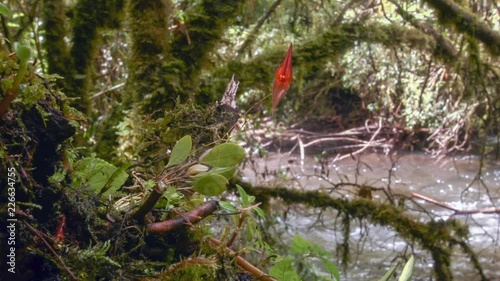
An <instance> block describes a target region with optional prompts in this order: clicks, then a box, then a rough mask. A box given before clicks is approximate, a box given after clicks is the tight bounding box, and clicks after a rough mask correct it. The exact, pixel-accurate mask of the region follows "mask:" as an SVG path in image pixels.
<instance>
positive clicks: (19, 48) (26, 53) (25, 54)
mask: <svg viewBox="0 0 500 281" xmlns="http://www.w3.org/2000/svg"><path fill="white" fill-rule="evenodd" d="M16 56H17V57H18V58H19V59H20V60H21V63H27V62H28V60H29V59H30V58H31V48H30V47H28V46H25V45H22V44H16Z"/></svg>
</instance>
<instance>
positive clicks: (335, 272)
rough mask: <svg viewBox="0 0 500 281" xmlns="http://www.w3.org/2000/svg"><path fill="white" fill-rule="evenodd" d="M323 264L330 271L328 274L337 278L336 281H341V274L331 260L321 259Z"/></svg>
mask: <svg viewBox="0 0 500 281" xmlns="http://www.w3.org/2000/svg"><path fill="white" fill-rule="evenodd" d="M320 260H321V263H323V266H324V267H325V268H326V270H328V272H329V273H330V274H331V275H333V277H335V280H337V281H340V272H339V269H338V268H337V266H336V265H335V264H334V263H333V262H331V261H330V260H329V259H326V258H320Z"/></svg>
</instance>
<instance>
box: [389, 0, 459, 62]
mask: <svg viewBox="0 0 500 281" xmlns="http://www.w3.org/2000/svg"><path fill="white" fill-rule="evenodd" d="M391 3H392V4H394V5H395V6H396V10H397V12H398V14H400V15H401V17H402V18H403V19H405V20H406V21H408V22H409V23H410V24H411V25H413V26H414V27H415V28H418V29H419V30H421V31H423V32H425V33H427V34H429V35H431V36H432V37H433V38H434V40H435V41H436V48H435V51H437V52H438V53H437V54H440V55H441V56H444V57H445V58H447V59H448V60H453V59H456V58H457V56H458V51H457V50H456V49H455V47H453V44H452V43H451V42H450V41H449V40H448V39H447V38H445V36H444V35H443V34H441V33H439V32H438V31H437V30H436V29H434V27H432V26H431V25H430V24H428V23H426V22H423V21H419V20H417V19H416V18H415V17H414V16H413V15H412V14H410V13H409V12H407V11H406V10H405V9H403V7H401V5H399V3H398V2H396V1H391Z"/></svg>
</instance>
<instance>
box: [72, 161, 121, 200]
mask: <svg viewBox="0 0 500 281" xmlns="http://www.w3.org/2000/svg"><path fill="white" fill-rule="evenodd" d="M126 168H127V166H122V167H120V168H116V167H115V166H113V165H111V164H109V163H108V162H106V161H105V160H102V159H100V158H96V157H95V154H93V155H91V156H90V157H86V158H83V159H81V160H78V161H77V162H76V163H75V165H74V171H73V174H72V176H73V183H72V185H73V187H75V188H76V187H80V186H81V185H87V186H88V187H90V188H91V189H92V190H94V191H96V192H98V193H99V194H102V195H104V196H106V195H110V194H113V193H114V192H116V191H117V190H118V189H119V188H120V187H121V186H122V185H123V184H124V183H125V181H126V180H127V178H128V174H127V173H125V170H126Z"/></svg>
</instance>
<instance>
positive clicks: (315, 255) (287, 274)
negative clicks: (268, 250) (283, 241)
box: [269, 235, 340, 281]
mask: <svg viewBox="0 0 500 281" xmlns="http://www.w3.org/2000/svg"><path fill="white" fill-rule="evenodd" d="M289 250H290V251H289V255H287V256H286V257H281V258H278V262H277V263H275V264H274V265H273V267H272V268H271V269H270V271H269V273H270V274H271V275H272V276H273V277H275V278H277V279H278V280H287V278H291V279H292V280H301V279H300V277H299V276H300V275H302V276H316V275H318V274H319V272H318V269H316V266H315V260H319V261H320V262H321V264H322V266H323V268H324V269H326V271H327V272H328V274H329V276H328V277H326V276H324V274H323V276H322V278H323V279H324V280H336V281H339V280H340V273H339V270H338V269H337V267H336V266H335V265H334V264H333V263H332V262H331V259H332V258H333V257H332V255H331V254H330V253H328V252H327V251H325V250H323V249H321V247H319V246H318V245H316V244H314V243H312V242H309V241H307V240H305V239H304V238H302V237H301V236H299V235H296V236H294V237H293V242H292V245H291V246H290V249H289ZM300 268H302V270H301V274H300V275H299V273H297V271H296V270H297V269H300ZM295 278H299V279H295ZM325 278H326V279H325Z"/></svg>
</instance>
